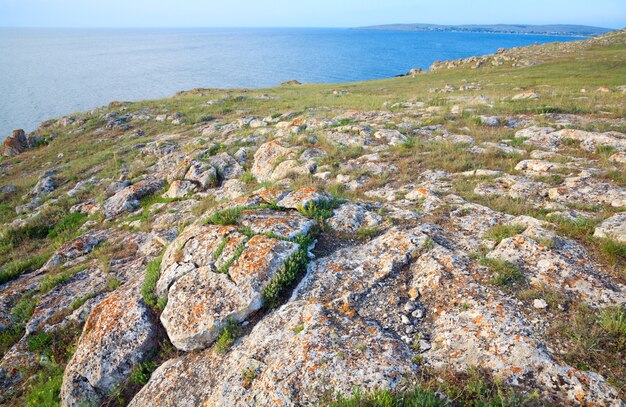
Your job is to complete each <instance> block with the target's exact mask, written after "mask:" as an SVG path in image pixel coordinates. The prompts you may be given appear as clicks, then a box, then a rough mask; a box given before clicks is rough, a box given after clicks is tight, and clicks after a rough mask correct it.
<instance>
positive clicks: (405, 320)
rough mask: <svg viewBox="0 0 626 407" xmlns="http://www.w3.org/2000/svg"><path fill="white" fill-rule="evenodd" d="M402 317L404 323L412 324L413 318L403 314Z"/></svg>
mask: <svg viewBox="0 0 626 407" xmlns="http://www.w3.org/2000/svg"><path fill="white" fill-rule="evenodd" d="M400 319H401V320H402V323H403V324H404V325H411V320H410V319H409V317H407V316H406V315H404V314H403V315H402V317H400Z"/></svg>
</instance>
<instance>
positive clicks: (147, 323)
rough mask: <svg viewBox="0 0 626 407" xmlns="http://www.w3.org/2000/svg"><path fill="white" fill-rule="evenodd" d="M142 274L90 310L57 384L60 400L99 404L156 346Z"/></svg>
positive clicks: (153, 325) (63, 401)
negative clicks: (58, 385)
mask: <svg viewBox="0 0 626 407" xmlns="http://www.w3.org/2000/svg"><path fill="white" fill-rule="evenodd" d="M140 285H141V279H136V281H133V282H129V283H128V287H127V288H124V289H119V290H117V291H115V292H113V293H111V294H110V295H109V296H108V297H106V298H105V299H104V300H102V302H100V303H99V304H98V305H97V306H96V307H95V308H94V309H93V310H92V311H91V313H90V314H89V317H88V318H87V321H86V323H85V326H84V328H83V333H82V335H81V337H80V340H79V342H78V345H77V346H76V352H75V353H74V355H73V356H72V359H71V360H70V361H69V363H68V365H67V367H66V369H65V373H64V375H63V385H62V386H61V405H63V406H81V405H85V404H87V405H93V404H98V403H99V402H100V401H102V400H103V398H104V397H106V396H107V395H108V394H110V393H111V391H113V390H114V389H115V388H116V386H118V385H119V384H121V383H122V382H123V381H125V380H126V379H127V378H128V377H129V376H130V374H131V372H132V371H133V368H134V367H135V366H136V365H137V364H138V363H140V362H143V361H144V360H145V359H146V358H147V357H148V356H149V354H150V352H151V351H152V349H153V348H154V347H155V346H156V342H157V334H158V328H157V325H156V324H155V323H154V321H152V316H151V313H150V311H149V310H148V307H147V306H146V305H145V304H144V302H143V300H142V299H141V293H140V290H139V287H140Z"/></svg>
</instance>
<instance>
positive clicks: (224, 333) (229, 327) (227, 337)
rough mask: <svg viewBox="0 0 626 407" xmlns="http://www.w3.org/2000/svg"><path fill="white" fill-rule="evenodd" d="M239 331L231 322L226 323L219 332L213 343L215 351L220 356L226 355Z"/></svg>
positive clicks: (237, 326)
mask: <svg viewBox="0 0 626 407" xmlns="http://www.w3.org/2000/svg"><path fill="white" fill-rule="evenodd" d="M240 333H241V329H240V328H239V325H237V323H235V321H233V320H228V321H226V324H224V326H223V327H222V329H221V330H220V333H219V335H218V336H217V341H216V342H215V351H216V352H217V353H220V354H225V353H227V352H228V351H229V350H230V348H231V347H232V346H233V344H234V343H235V340H237V338H238V337H239V335H240Z"/></svg>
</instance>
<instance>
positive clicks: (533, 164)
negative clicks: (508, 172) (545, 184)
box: [515, 160, 563, 174]
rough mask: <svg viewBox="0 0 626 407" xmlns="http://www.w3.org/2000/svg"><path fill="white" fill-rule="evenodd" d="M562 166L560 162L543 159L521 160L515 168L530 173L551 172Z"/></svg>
mask: <svg viewBox="0 0 626 407" xmlns="http://www.w3.org/2000/svg"><path fill="white" fill-rule="evenodd" d="M562 168H563V166H562V165H561V164H557V163H552V162H549V161H543V160H522V161H520V162H519V163H518V164H517V165H516V166H515V169H516V170H518V171H524V172H526V173H530V174H546V173H552V172H555V171H558V170H560V169H562Z"/></svg>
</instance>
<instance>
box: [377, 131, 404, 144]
mask: <svg viewBox="0 0 626 407" xmlns="http://www.w3.org/2000/svg"><path fill="white" fill-rule="evenodd" d="M374 137H375V138H377V139H379V140H385V141H386V142H387V143H388V144H389V145H390V146H397V145H399V144H402V143H404V142H406V140H407V138H406V136H405V135H404V134H402V133H400V132H399V131H398V130H389V129H381V130H378V131H377V132H376V133H374Z"/></svg>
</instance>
